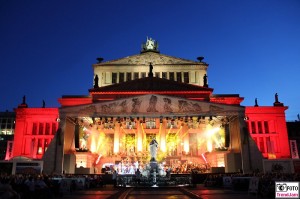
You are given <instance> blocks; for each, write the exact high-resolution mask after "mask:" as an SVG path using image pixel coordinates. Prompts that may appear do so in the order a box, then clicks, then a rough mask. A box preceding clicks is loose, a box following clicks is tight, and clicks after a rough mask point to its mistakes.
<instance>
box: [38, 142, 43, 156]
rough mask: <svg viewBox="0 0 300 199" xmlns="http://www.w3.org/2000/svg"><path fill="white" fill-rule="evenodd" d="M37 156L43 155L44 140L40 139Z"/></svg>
mask: <svg viewBox="0 0 300 199" xmlns="http://www.w3.org/2000/svg"><path fill="white" fill-rule="evenodd" d="M37 154H39V155H40V154H43V147H42V139H38V148H37Z"/></svg>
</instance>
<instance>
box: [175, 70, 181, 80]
mask: <svg viewBox="0 0 300 199" xmlns="http://www.w3.org/2000/svg"><path fill="white" fill-rule="evenodd" d="M176 76H177V81H178V82H182V78H181V72H177V73H176Z"/></svg>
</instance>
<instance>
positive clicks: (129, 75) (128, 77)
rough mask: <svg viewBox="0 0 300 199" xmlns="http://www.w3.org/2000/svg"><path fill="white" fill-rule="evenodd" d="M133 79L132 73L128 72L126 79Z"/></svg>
mask: <svg viewBox="0 0 300 199" xmlns="http://www.w3.org/2000/svg"><path fill="white" fill-rule="evenodd" d="M130 80H132V77H131V73H126V81H130Z"/></svg>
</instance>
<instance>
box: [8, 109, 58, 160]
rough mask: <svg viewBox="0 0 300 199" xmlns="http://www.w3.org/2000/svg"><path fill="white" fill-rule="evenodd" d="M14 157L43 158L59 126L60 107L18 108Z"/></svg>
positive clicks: (16, 110)
mask: <svg viewBox="0 0 300 199" xmlns="http://www.w3.org/2000/svg"><path fill="white" fill-rule="evenodd" d="M15 112H16V124H15V135H14V146H13V157H16V156H25V157H28V158H32V159H41V158H42V156H43V154H44V152H45V150H47V146H48V145H49V144H50V142H51V140H52V139H53V137H54V135H55V133H56V131H57V128H58V122H57V118H58V115H59V113H58V108H16V109H15Z"/></svg>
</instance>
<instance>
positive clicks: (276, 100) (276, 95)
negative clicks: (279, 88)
mask: <svg viewBox="0 0 300 199" xmlns="http://www.w3.org/2000/svg"><path fill="white" fill-rule="evenodd" d="M275 103H279V100H278V94H277V93H275Z"/></svg>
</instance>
